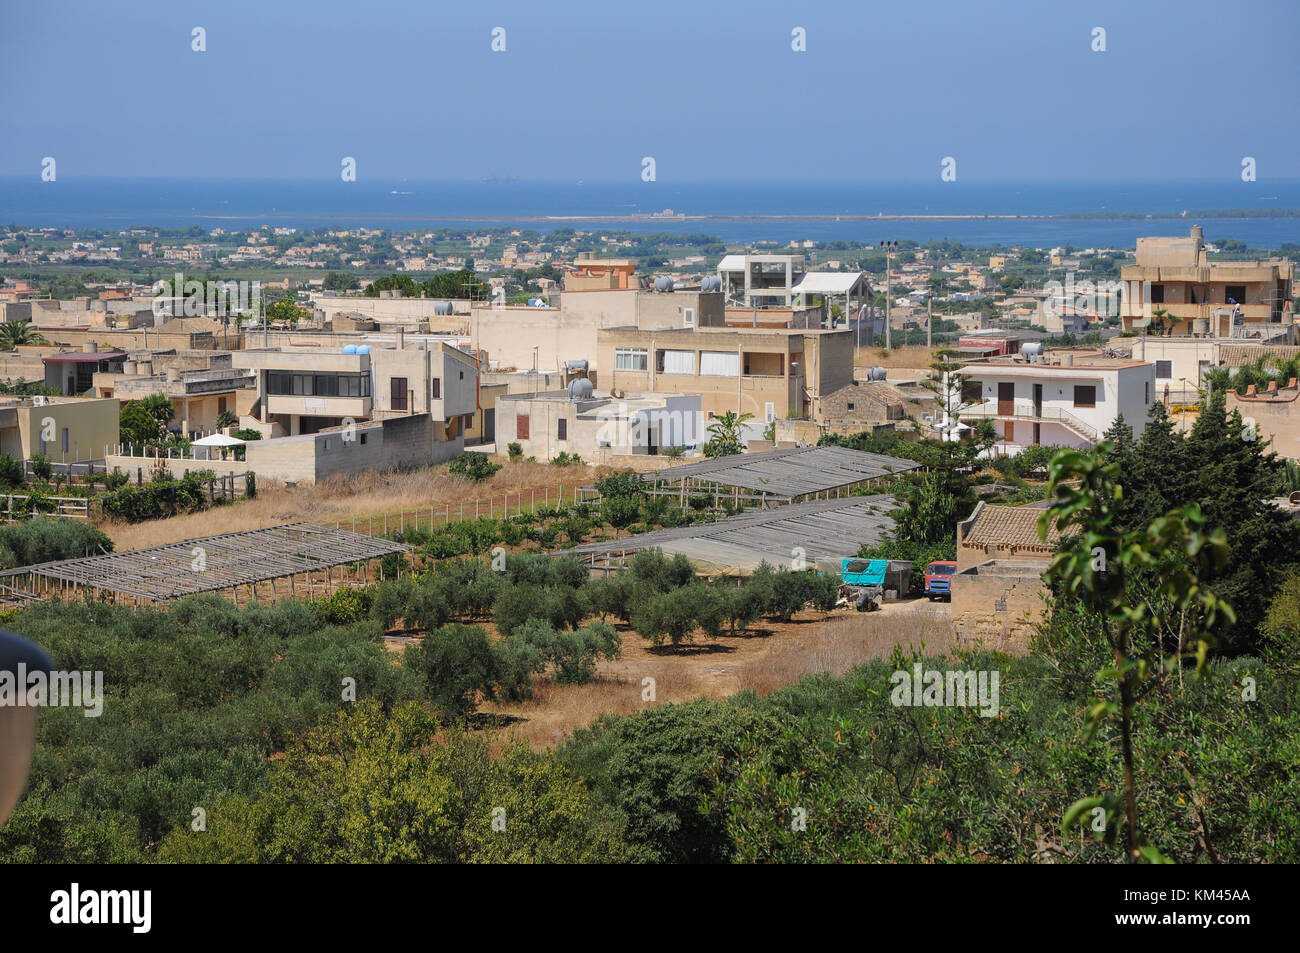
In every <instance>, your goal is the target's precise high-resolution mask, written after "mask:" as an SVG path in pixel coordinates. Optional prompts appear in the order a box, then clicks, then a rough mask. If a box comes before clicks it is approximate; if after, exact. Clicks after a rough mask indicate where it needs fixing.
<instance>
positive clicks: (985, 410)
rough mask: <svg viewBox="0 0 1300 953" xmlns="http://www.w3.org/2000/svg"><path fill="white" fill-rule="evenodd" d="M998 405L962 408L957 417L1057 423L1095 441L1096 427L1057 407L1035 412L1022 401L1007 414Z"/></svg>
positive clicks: (1017, 402) (989, 404)
mask: <svg viewBox="0 0 1300 953" xmlns="http://www.w3.org/2000/svg"><path fill="white" fill-rule="evenodd" d="M1000 403H1001V401H996V400H990V401H985V402H984V403H982V404H975V405H973V406H971V407H964V408H962V409H961V411H959V412H958V414H957V416H958V417H982V418H986V419H990V420H993V419H996V420H1027V421H1033V422H1035V423H1040V422H1041V423H1059V424H1062V425H1063V426H1066V427H1069V428H1070V429H1071V430H1073V431H1075V432H1076V433H1078V434H1080V435H1082V436H1084V437H1087V438H1088V439H1089V440H1096V439H1097V437H1098V432H1097V428H1096V427H1094V426H1092V424H1089V423H1085V422H1084V421H1082V420H1080V419H1079V418H1078V417H1076V416H1075V415H1074V414H1072V413H1070V412H1069V411H1068V410H1062V409H1061V408H1059V407H1040V408H1038V410H1037V412H1035V410H1034V408H1033V407H1032V406H1030V405H1028V404H1025V403H1024V402H1022V401H1015V402H1014V403H1013V404H1012V409H1011V413H1009V414H1008V413H1005V412H1003V411H1002V410H1000V409H999V407H998V405H999V404H1000Z"/></svg>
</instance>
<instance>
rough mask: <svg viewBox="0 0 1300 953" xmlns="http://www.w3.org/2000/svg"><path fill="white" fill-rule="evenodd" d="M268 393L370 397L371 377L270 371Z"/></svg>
mask: <svg viewBox="0 0 1300 953" xmlns="http://www.w3.org/2000/svg"><path fill="white" fill-rule="evenodd" d="M266 392H267V393H268V394H272V395H276V396H279V395H292V396H295V397H369V396H370V375H369V374H294V373H290V372H289V371H269V372H267V375H266ZM219 406H220V405H219Z"/></svg>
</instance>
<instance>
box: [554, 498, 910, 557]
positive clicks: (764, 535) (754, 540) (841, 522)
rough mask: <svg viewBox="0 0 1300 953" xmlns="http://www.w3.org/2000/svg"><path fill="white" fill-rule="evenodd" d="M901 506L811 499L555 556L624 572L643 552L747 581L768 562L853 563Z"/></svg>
mask: <svg viewBox="0 0 1300 953" xmlns="http://www.w3.org/2000/svg"><path fill="white" fill-rule="evenodd" d="M896 505H897V504H896V503H895V502H894V498H893V497H892V496H888V495H880V496H855V497H850V498H847V499H829V500H811V501H808V502H806V503H792V504H790V505H789V506H783V507H781V508H779V509H774V510H750V511H748V512H745V513H739V514H737V515H736V516H728V517H726V518H724V519H720V520H715V521H714V522H712V523H695V524H692V525H690V526H677V527H673V528H671V529H661V530H655V531H654V532H650V533H638V534H636V535H634V536H626V537H623V538H622V539H607V540H603V541H601V542H596V543H587V544H585V545H582V546H576V547H574V548H572V549H566V550H562V551H560V552H556V553H552V554H551V555H552V556H576V557H578V559H580V560H581V561H582V562H583V563H585V564H586V565H588V566H589V567H591V568H592V569H605V570H606V571H613V570H617V569H621V568H622V567H623V565H624V564H625V561H626V559H627V557H628V556H630V555H632V554H634V553H636V552H638V551H640V550H643V549H658V550H660V551H661V552H663V553H664V554H665V555H668V556H673V555H677V554H681V555H684V556H686V558H687V559H689V560H690V561H691V562H692V563H693V564H694V565H695V566H696V568H697V569H699V570H701V571H703V572H706V573H709V574H715V575H727V576H747V575H749V574H750V573H752V572H753V571H754V570H755V569H757V568H758V567H759V565H761V564H762V563H764V562H766V563H767V564H768V565H770V566H772V567H773V568H777V569H787V568H792V567H793V566H797V565H799V564H800V563H802V564H803V565H805V566H806V567H807V568H809V569H811V568H813V567H814V566H815V565H816V564H817V563H818V562H819V561H822V560H827V561H830V560H838V559H843V558H848V557H853V556H856V555H857V553H858V549H859V547H861V546H863V545H874V544H876V543H879V542H880V541H881V540H883V539H885V537H886V535H887V534H889V533H890V532H892V530H893V529H894V520H893V518H892V517H891V516H890V515H889V514H890V512H892V511H893V509H894V508H895V506H896Z"/></svg>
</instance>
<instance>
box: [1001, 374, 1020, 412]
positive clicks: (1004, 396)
mask: <svg viewBox="0 0 1300 953" xmlns="http://www.w3.org/2000/svg"><path fill="white" fill-rule="evenodd" d="M1015 412H1016V384H1015V382H1014V381H1009V382H1006V383H999V384H998V416H999V417H1011V416H1014V415H1015Z"/></svg>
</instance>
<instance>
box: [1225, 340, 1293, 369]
mask: <svg viewBox="0 0 1300 953" xmlns="http://www.w3.org/2000/svg"><path fill="white" fill-rule="evenodd" d="M1298 354H1300V347H1298V346H1296V345H1294V344H1224V345H1222V346H1220V348H1219V360H1221V361H1222V362H1223V363H1224V364H1225V365H1227V366H1228V367H1241V366H1242V365H1243V364H1253V363H1255V361H1258V360H1259V359H1260V358H1261V357H1275V358H1277V359H1278V360H1279V361H1289V360H1291V358H1293V357H1295V356H1296V355H1298Z"/></svg>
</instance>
